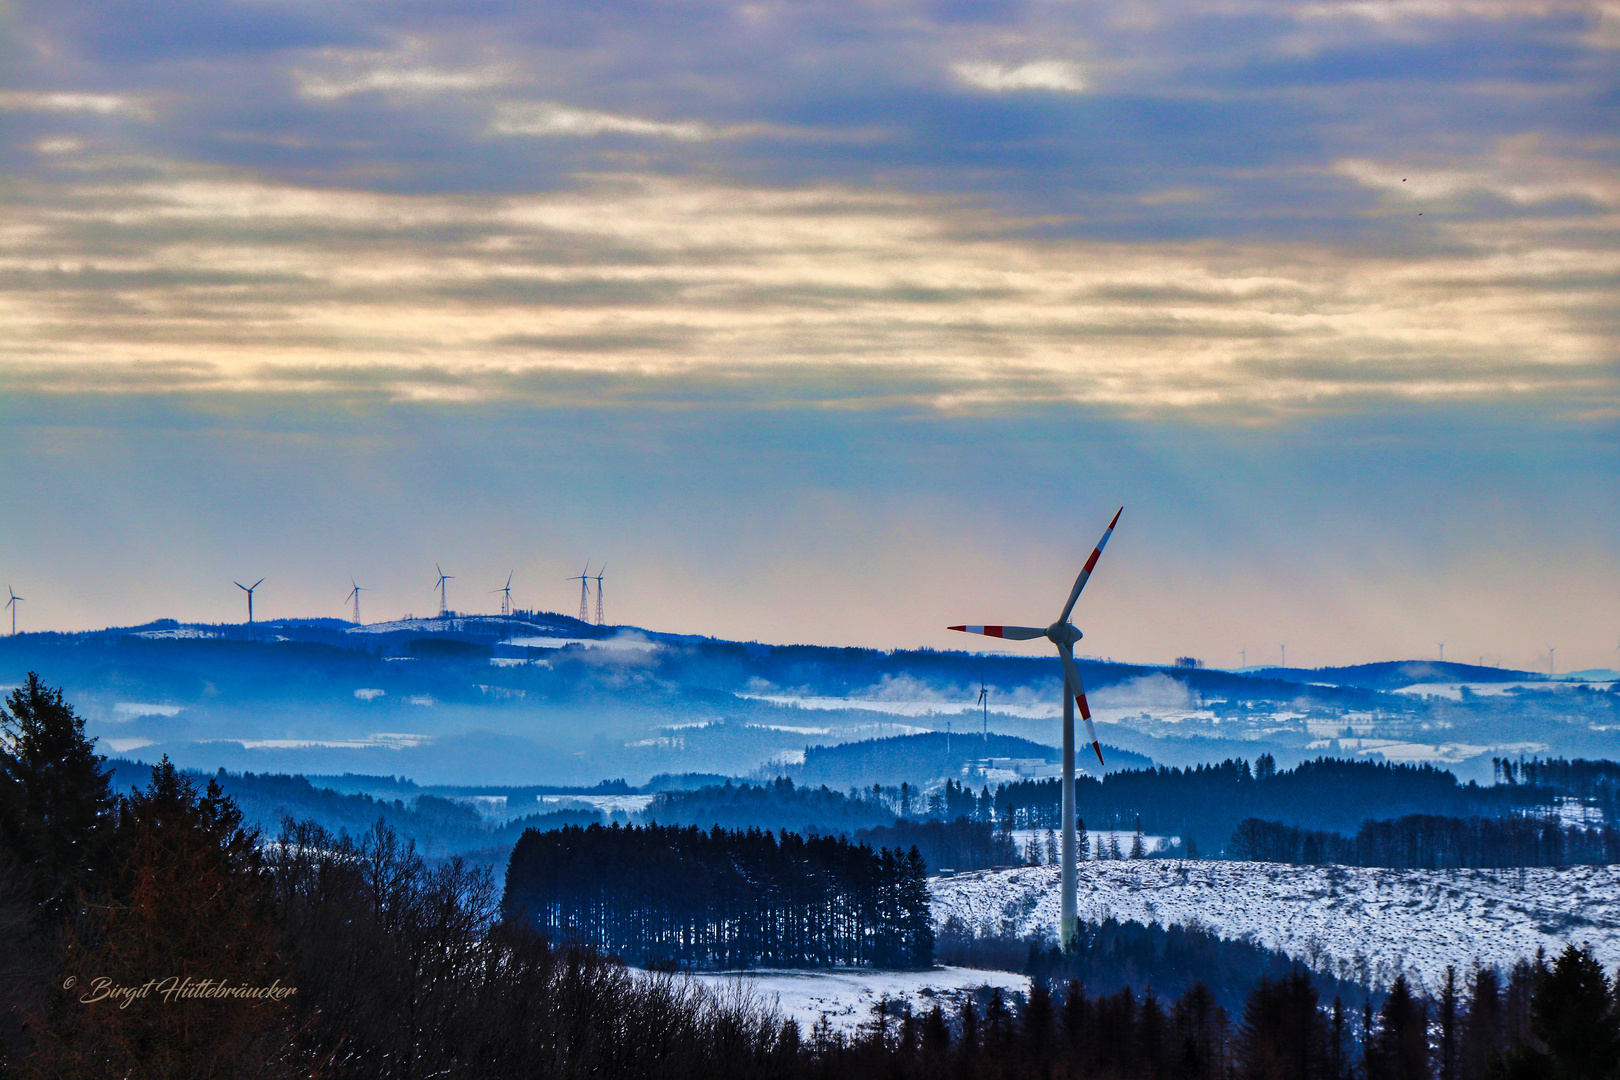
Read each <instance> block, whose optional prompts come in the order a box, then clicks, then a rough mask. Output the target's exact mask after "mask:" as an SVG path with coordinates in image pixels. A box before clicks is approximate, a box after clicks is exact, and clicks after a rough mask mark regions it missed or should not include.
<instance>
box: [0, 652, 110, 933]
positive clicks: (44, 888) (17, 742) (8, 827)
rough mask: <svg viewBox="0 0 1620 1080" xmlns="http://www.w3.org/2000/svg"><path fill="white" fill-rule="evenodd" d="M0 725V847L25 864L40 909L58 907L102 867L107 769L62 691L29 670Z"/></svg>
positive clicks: (107, 817)
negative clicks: (47, 683) (53, 687)
mask: <svg viewBox="0 0 1620 1080" xmlns="http://www.w3.org/2000/svg"><path fill="white" fill-rule="evenodd" d="M0 733H3V734H4V739H3V740H0V847H3V848H8V849H10V852H11V853H12V855H13V857H14V858H15V859H16V861H17V862H18V863H19V864H20V865H22V866H24V867H28V868H29V871H30V873H29V876H30V878H31V882H30V885H31V891H32V892H33V894H34V896H35V899H36V901H37V902H38V903H39V904H40V905H41V914H42V915H49V914H60V913H62V912H63V911H64V910H65V909H66V907H67V905H68V903H69V901H70V900H71V899H72V896H73V892H74V890H75V889H77V888H80V887H83V886H85V885H86V884H88V883H89V881H90V879H91V878H93V877H94V876H95V875H96V874H97V872H98V871H99V870H101V869H102V867H101V866H100V865H99V864H100V863H101V862H102V861H103V857H104V855H105V850H106V849H105V843H104V841H105V837H106V832H107V829H106V826H107V825H108V824H109V821H110V814H111V811H112V808H113V795H112V791H111V789H110V787H109V785H108V778H109V777H110V776H111V772H110V771H109V770H106V769H104V768H103V767H102V761H103V758H101V757H100V756H99V755H98V754H97V753H96V752H95V740H94V739H88V738H86V737H85V734H84V720H83V719H82V718H81V717H79V716H78V715H76V714H75V713H74V711H73V707H72V706H71V705H68V704H67V703H66V702H64V701H63V700H62V691H61V690H59V689H54V690H53V689H51V688H49V687H47V686H45V685H44V684H43V683H41V682H40V679H39V675H38V674H36V673H34V672H32V671H30V672H29V673H28V677H27V679H26V680H25V681H24V683H23V685H22V686H20V687H18V688H17V689H16V690H15V691H13V692H12V694H11V696H10V698H8V699H7V701H6V708H4V709H0Z"/></svg>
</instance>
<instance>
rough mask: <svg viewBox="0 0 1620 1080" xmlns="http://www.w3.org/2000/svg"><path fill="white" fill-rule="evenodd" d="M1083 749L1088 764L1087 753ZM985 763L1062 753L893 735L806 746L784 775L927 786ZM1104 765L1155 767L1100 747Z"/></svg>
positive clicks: (1013, 744)
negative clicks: (795, 763) (904, 782)
mask: <svg viewBox="0 0 1620 1080" xmlns="http://www.w3.org/2000/svg"><path fill="white" fill-rule="evenodd" d="M1082 734H1083V733H1082ZM1082 749H1084V750H1085V752H1086V756H1087V758H1088V759H1089V758H1090V757H1091V748H1090V747H1089V746H1086V747H1082ZM987 758H1018V759H1025V760H1029V759H1039V760H1041V761H1053V762H1056V761H1059V760H1061V751H1060V750H1059V749H1058V748H1056V747H1052V746H1047V745H1044V744H1042V743H1038V742H1035V741H1033V740H1031V739H1024V738H1019V737H1018V736H1016V735H1001V734H998V733H996V732H991V733H990V736H989V738H983V737H981V736H980V735H978V734H976V733H975V734H964V733H962V732H957V733H955V734H951V735H947V734H946V733H945V732H942V731H931V732H928V733H926V734H922V735H895V736H891V737H890V738H886V739H867V740H862V741H860V742H848V743H839V744H837V745H835V746H811V747H807V748H806V749H805V752H804V763H803V764H802V765H792V766H787V767H784V768H783V770H782V771H783V772H784V773H786V774H787V775H790V776H792V777H793V778H794V779H795V780H796V781H797V782H798V783H801V784H812V785H813V784H827V785H829V786H831V787H834V788H843V787H849V786H852V785H853V786H855V787H862V788H864V787H869V786H871V785H872V784H884V785H886V786H887V785H892V784H898V783H900V782H901V781H902V780H907V781H910V782H911V783H912V784H917V783H923V784H927V783H928V782H930V781H933V780H937V779H939V778H942V777H954V778H957V779H961V778H962V774H963V770H964V769H967V768H969V767H971V766H973V765H974V764H976V763H978V762H981V761H983V760H985V759H987ZM1077 760H1078V751H1077ZM1103 760H1104V761H1106V762H1107V763H1108V765H1109V767H1110V768H1111V769H1142V768H1150V767H1151V766H1152V765H1153V762H1152V761H1150V760H1149V759H1148V758H1146V757H1144V756H1143V755H1141V754H1134V753H1131V752H1130V751H1127V750H1121V749H1119V748H1118V747H1113V746H1104V747H1103ZM1091 764H1092V765H1095V764H1096V762H1095V761H1092V762H1091ZM1080 767H1081V769H1082V770H1084V769H1085V762H1083V761H1082V762H1081V763H1080Z"/></svg>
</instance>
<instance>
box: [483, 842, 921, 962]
mask: <svg viewBox="0 0 1620 1080" xmlns="http://www.w3.org/2000/svg"><path fill="white" fill-rule="evenodd" d="M502 911H503V913H504V914H505V916H506V918H507V919H508V920H510V921H514V922H523V923H526V924H527V925H529V926H532V927H533V928H535V929H536V930H538V931H540V932H541V933H544V934H547V935H549V936H552V937H555V938H557V939H558V940H562V941H567V942H569V943H571V944H578V945H589V946H592V947H594V948H596V949H600V950H602V951H604V952H608V953H613V954H615V955H619V956H623V957H625V958H627V959H629V960H631V961H633V962H635V963H639V964H643V965H646V966H652V967H658V966H666V965H675V966H682V967H710V968H739V967H753V966H759V965H764V966H767V967H827V966H832V965H871V966H875V967H882V968H926V967H929V966H931V965H932V964H933V962H934V929H933V916H932V914H931V911H930V908H929V894H928V882H927V867H926V865H925V864H924V862H923V859H922V856H921V854H920V853H919V851H918V850H917V848H916V847H912V848H911V849H910V851H909V852H902V851H901V850H900V849H898V848H888V847H884V848H879V849H877V850H874V849H872V848H871V847H869V846H868V845H866V844H859V843H852V842H850V841H849V840H848V839H847V838H846V837H844V836H843V835H841V834H840V835H837V836H810V837H803V836H800V835H798V834H797V833H791V832H786V831H783V832H782V833H781V834H780V835H777V834H773V833H770V832H765V831H762V830H759V829H746V830H743V829H739V830H727V829H722V828H720V827H719V826H715V827H714V828H713V829H710V830H708V831H705V830H702V829H699V828H697V827H696V826H688V827H686V828H681V827H678V826H673V825H648V826H645V827H638V826H630V827H624V828H621V827H620V826H619V825H617V824H615V825H612V826H608V827H606V828H604V827H603V826H601V825H592V826H590V827H588V828H578V827H570V828H563V829H555V830H551V831H548V832H537V831H533V830H531V831H529V832H526V833H524V834H523V836H522V837H521V838H520V839H519V840H518V842H517V846H516V847H514V848H513V850H512V857H511V860H510V862H509V863H508V867H507V874H506V892H505V896H504V898H503V900H502Z"/></svg>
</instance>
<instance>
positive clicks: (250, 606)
mask: <svg viewBox="0 0 1620 1080" xmlns="http://www.w3.org/2000/svg"><path fill="white" fill-rule="evenodd" d="M231 584H232V585H235V586H236V587H237V588H238V589H241V590H242V591H243V592H245V593H247V594H248V625H249V626H252V625H253V590H254V589H257V588H258V587H259V586H260V585H263V584H264V578H260V579H259V580H258V581H255V582H254V583H253V584H252V585H244V584H242V583H241V582H240V581H233V582H231Z"/></svg>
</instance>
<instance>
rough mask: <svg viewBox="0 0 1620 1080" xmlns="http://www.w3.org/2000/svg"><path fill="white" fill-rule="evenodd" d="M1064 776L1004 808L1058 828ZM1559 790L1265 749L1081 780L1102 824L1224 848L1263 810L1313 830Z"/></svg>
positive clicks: (1006, 797)
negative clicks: (1279, 760) (1302, 758)
mask: <svg viewBox="0 0 1620 1080" xmlns="http://www.w3.org/2000/svg"><path fill="white" fill-rule="evenodd" d="M1061 794H1062V792H1061V785H1060V783H1059V782H1058V781H1057V780H1026V781H1022V782H1020V783H1016V784H1007V785H1003V786H1002V787H1001V788H999V789H998V790H997V791H996V793H995V808H996V813H997V814H998V815H1000V814H1010V815H1011V817H1012V819H1013V823H1014V825H1015V826H1017V827H1020V828H1053V827H1056V826H1057V825H1058V824H1059V819H1060V818H1061V816H1062V815H1061V809H1060V808H1061ZM1555 797H1556V793H1554V792H1552V791H1549V790H1547V789H1545V788H1541V787H1536V786H1529V785H1525V786H1516V785H1496V786H1493V787H1480V786H1479V785H1477V784H1473V783H1468V784H1459V783H1458V782H1457V778H1456V777H1455V776H1453V775H1452V774H1451V773H1449V772H1447V771H1445V770H1443V769H1437V768H1434V767H1433V766H1430V765H1390V764H1384V763H1381V762H1370V761H1344V760H1341V759H1338V758H1319V759H1317V760H1315V761H1306V762H1301V763H1300V764H1299V765H1298V766H1296V767H1294V768H1293V769H1277V768H1276V767H1275V765H1274V764H1273V763H1272V760H1271V757H1270V755H1266V754H1262V755H1261V756H1260V757H1259V759H1257V761H1256V762H1255V766H1254V768H1252V769H1251V768H1250V766H1249V763H1248V762H1246V761H1243V760H1240V759H1231V760H1227V761H1223V762H1221V763H1220V764H1218V765H1199V766H1196V767H1193V768H1188V769H1177V768H1164V767H1160V768H1156V769H1140V770H1128V771H1125V772H1117V773H1110V774H1109V775H1107V776H1104V777H1102V778H1101V779H1096V778H1093V777H1077V778H1076V780H1075V802H1076V809H1077V811H1078V813H1079V814H1080V815H1081V816H1082V817H1084V818H1085V819H1086V821H1087V822H1088V823H1089V824H1090V826H1091V827H1092V828H1093V829H1134V828H1136V827H1137V826H1138V825H1140V827H1141V828H1142V829H1143V830H1145V831H1146V832H1149V833H1158V834H1166V835H1173V836H1180V837H1183V838H1184V839H1186V840H1191V841H1192V842H1194V843H1195V844H1196V845H1197V846H1198V848H1199V849H1200V850H1202V851H1205V852H1207V853H1210V854H1214V853H1216V852H1219V851H1220V850H1221V849H1222V847H1223V846H1224V845H1225V843H1226V841H1227V839H1228V838H1229V837H1230V836H1231V835H1232V831H1233V829H1235V828H1236V827H1237V825H1238V823H1239V822H1240V821H1242V820H1244V819H1245V818H1251V817H1257V818H1265V819H1268V820H1278V821H1286V822H1287V823H1289V824H1291V825H1294V826H1297V827H1300V828H1304V829H1316V830H1326V831H1332V832H1351V831H1354V830H1355V829H1357V828H1359V827H1360V825H1361V822H1362V821H1364V820H1366V819H1368V818H1374V817H1377V818H1388V817H1391V816H1403V815H1405V814H1444V815H1462V816H1466V815H1488V816H1496V815H1501V814H1510V813H1513V812H1515V811H1518V810H1522V809H1528V808H1530V807H1535V806H1543V805H1546V804H1547V803H1549V802H1551V801H1552V800H1553V799H1554V798H1555Z"/></svg>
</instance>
